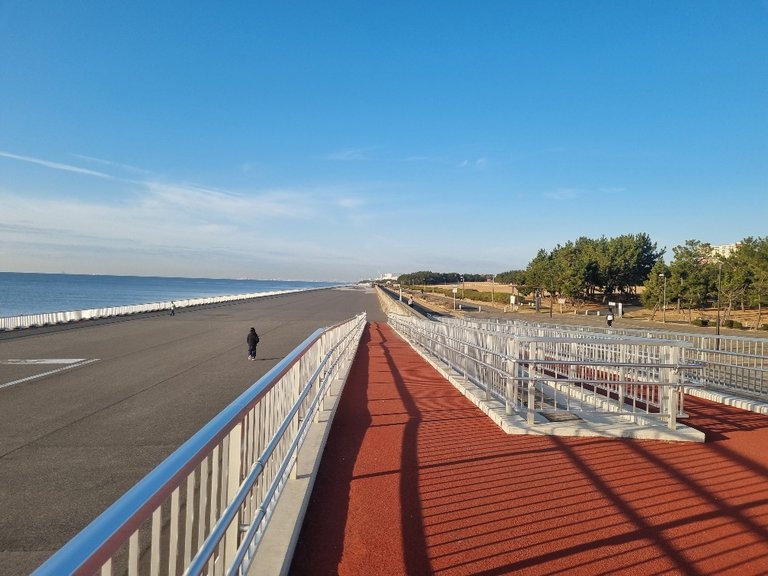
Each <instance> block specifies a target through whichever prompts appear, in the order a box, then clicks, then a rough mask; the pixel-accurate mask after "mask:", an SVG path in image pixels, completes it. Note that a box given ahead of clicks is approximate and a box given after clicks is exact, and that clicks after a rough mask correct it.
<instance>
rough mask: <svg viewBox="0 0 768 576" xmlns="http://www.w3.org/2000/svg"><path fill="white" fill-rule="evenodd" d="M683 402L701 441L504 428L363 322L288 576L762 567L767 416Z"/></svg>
mask: <svg viewBox="0 0 768 576" xmlns="http://www.w3.org/2000/svg"><path fill="white" fill-rule="evenodd" d="M686 402H687V404H686V408H687V410H688V412H689V413H690V414H691V418H690V424H691V425H693V426H695V427H697V428H699V429H700V430H703V431H704V432H705V433H706V434H707V439H708V441H707V442H706V443H704V444H697V443H665V442H658V441H650V440H645V441H637V440H611V439H597V438H558V437H536V436H507V435H506V434H504V433H503V432H502V431H501V430H500V429H499V428H497V427H496V426H495V425H494V424H493V423H492V422H491V421H490V420H489V419H487V418H486V417H485V415H484V414H482V413H481V412H480V411H479V410H478V409H476V408H475V407H474V405H472V404H471V403H470V402H469V401H468V400H466V399H465V398H464V397H463V396H462V395H461V394H460V393H459V392H458V391H456V389H455V388H453V386H451V384H450V383H448V382H447V381H445V380H444V379H443V378H442V377H441V376H440V375H439V374H438V373H437V372H436V371H435V370H434V369H433V368H432V367H431V366H429V365H428V364H427V363H426V362H425V361H424V360H423V359H422V358H421V357H420V356H419V355H418V354H416V352H414V351H413V350H412V349H411V348H410V346H409V345H408V344H407V343H405V342H403V341H402V340H401V339H400V338H399V337H398V336H397V335H395V334H394V332H393V331H392V330H391V329H390V328H389V327H388V326H387V325H386V324H373V325H370V326H369V327H368V328H367V331H366V333H365V335H364V338H363V341H362V345H361V347H360V350H359V352H358V355H357V357H356V360H355V362H354V364H353V367H352V371H351V373H350V376H349V379H348V381H347V385H346V388H345V390H344V393H343V395H342V398H341V402H340V405H339V408H338V411H337V414H336V418H335V420H334V423H333V426H332V429H331V433H330V437H329V440H328V444H327V447H326V451H325V454H324V456H323V459H322V462H321V465H320V470H319V474H318V478H317V481H316V484H315V488H314V491H313V494H312V498H311V502H310V505H309V509H308V512H307V516H306V520H305V523H304V526H303V529H302V532H301V536H300V539H299V543H298V546H297V550H296V554H295V556H294V561H293V565H292V567H291V573H292V574H297V575H298V574H313V575H318V574H319V575H323V574H348V575H353V574H354V575H357V574H445V575H458V574H487V575H493V574H525V575H526V576H528V575H537V574H619V573H621V574H689V575H697V574H701V575H704V574H734V575H736V574H740V575H744V574H765V573H768V451H767V450H766V446H768V417H766V416H761V415H756V414H754V413H750V412H744V411H741V410H738V409H735V408H731V407H725V406H721V405H718V404H713V403H711V402H707V401H704V400H700V399H694V398H688V399H686Z"/></svg>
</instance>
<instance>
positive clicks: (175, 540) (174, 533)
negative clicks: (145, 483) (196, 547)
mask: <svg viewBox="0 0 768 576" xmlns="http://www.w3.org/2000/svg"><path fill="white" fill-rule="evenodd" d="M170 524H171V535H170V538H169V540H168V574H170V575H171V576H176V562H177V561H178V556H179V488H176V489H175V490H174V491H173V493H172V494H171V517H170Z"/></svg>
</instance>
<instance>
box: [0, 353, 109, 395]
mask: <svg viewBox="0 0 768 576" xmlns="http://www.w3.org/2000/svg"><path fill="white" fill-rule="evenodd" d="M98 361H99V359H98V358H93V359H91V360H86V359H84V358H71V359H58V360H54V359H49V360H45V359H41V360H26V361H20V360H5V361H3V362H0V364H66V366H63V367H61V368H57V369H56V370H49V371H48V372H43V373H42V374H35V375H34V376H27V377H26V378H21V379H19V380H14V381H13V382H6V383H5V384H0V390H2V389H3V388H9V387H10V386H15V385H16V384H21V383H23V382H29V381H30V380H36V379H38V378H43V377H44V376H50V375H51V374H56V373H57V372H63V371H64V370H70V369H72V368H79V367H80V366H85V365H86V364H91V363H92V362H98Z"/></svg>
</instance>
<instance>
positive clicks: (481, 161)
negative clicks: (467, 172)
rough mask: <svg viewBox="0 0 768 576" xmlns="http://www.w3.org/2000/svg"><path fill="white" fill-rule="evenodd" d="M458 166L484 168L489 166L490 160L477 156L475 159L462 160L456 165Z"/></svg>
mask: <svg viewBox="0 0 768 576" xmlns="http://www.w3.org/2000/svg"><path fill="white" fill-rule="evenodd" d="M456 166H457V167H458V168H474V169H477V170H482V169H484V168H486V167H487V166H488V160H486V159H485V158H476V159H474V160H462V161H461V162H459V163H458V164H457V165H456Z"/></svg>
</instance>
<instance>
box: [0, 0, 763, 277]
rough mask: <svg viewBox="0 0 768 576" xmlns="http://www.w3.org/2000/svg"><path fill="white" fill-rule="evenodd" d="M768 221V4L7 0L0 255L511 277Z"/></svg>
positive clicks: (221, 272) (0, 101) (67, 261)
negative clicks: (616, 243)
mask: <svg viewBox="0 0 768 576" xmlns="http://www.w3.org/2000/svg"><path fill="white" fill-rule="evenodd" d="M639 232H646V233H648V234H649V235H650V237H651V239H652V240H653V241H654V242H656V243H657V244H658V247H659V248H666V249H667V252H668V256H671V252H672V248H673V247H674V246H677V245H682V244H684V243H685V241H686V240H688V239H696V240H700V241H702V242H709V243H712V244H729V243H732V242H736V241H738V240H740V239H742V238H745V237H747V236H766V235H768V2H766V1H749V0H743V1H738V2H737V1H734V2H729V1H724V0H719V1H707V0H695V1H666V0H665V1H613V0H611V1H588V0H583V1H564V2H554V1H546V0H530V1H513V0H505V1H459V0H456V1H440V2H437V1H424V2H412V1H410V2H405V1H394V0H390V1H387V2H360V1H358V2H352V1H348V2H340V1H334V0H329V1H325V2H306V1H303V2H302V1H297V2H270V3H267V2H198V1H185V2H176V1H167V2H143V1H137V2H124V3H112V2H110V3H107V2H95V1H78V2H54V1H39V2H21V1H6V0H0V270H4V271H30V272H31V271H34V272H60V271H66V272H72V273H75V272H77V273H108V274H139V275H167V276H197V277H248V278H287V279H307V280H332V279H334V280H357V279H361V278H367V277H372V276H377V275H379V274H382V273H387V272H389V273H404V272H413V271H417V270H433V271H439V272H461V273H489V274H492V273H498V272H503V271H506V270H511V269H518V268H525V266H526V265H527V264H528V262H529V261H530V260H531V259H532V258H533V257H534V256H535V254H536V252H537V250H538V249H540V248H545V249H547V250H550V249H552V248H554V247H555V246H556V245H557V244H562V243H565V242H567V241H569V240H576V239H577V238H578V237H580V236H587V237H590V238H599V237H600V236H603V235H605V236H607V237H613V236H618V235H621V234H635V233H639Z"/></svg>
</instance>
